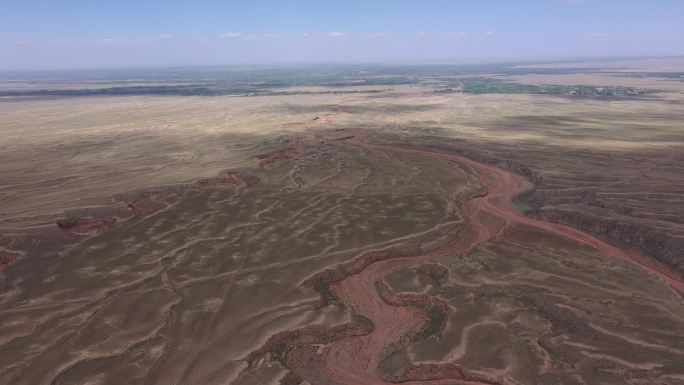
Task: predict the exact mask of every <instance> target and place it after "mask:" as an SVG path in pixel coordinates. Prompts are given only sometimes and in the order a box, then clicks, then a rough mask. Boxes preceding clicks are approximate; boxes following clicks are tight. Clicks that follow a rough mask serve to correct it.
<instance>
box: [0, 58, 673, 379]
mask: <svg viewBox="0 0 684 385" xmlns="http://www.w3.org/2000/svg"><path fill="white" fill-rule="evenodd" d="M336 70H338V71H340V74H336V75H335V76H334V78H333V79H331V78H330V75H328V72H326V77H325V78H322V77H319V78H316V77H312V78H311V79H312V80H310V81H307V80H305V81H299V80H298V81H296V82H295V81H291V80H288V81H282V82H278V81H274V80H273V79H267V80H263V81H255V80H254V78H255V76H251V75H250V76H249V81H247V80H232V78H231V80H230V81H225V82H223V83H221V84H220V85H219V86H217V85H216V84H215V83H212V84H211V85H210V86H206V84H205V83H206V80H202V82H199V81H198V80H196V79H188V78H178V77H177V76H171V75H169V76H168V79H167V80H165V81H163V82H159V81H155V82H151V81H149V80H145V79H142V80H140V79H138V77H136V79H138V80H135V81H131V80H128V79H127V80H126V81H122V80H120V79H107V81H106V82H103V81H101V80H98V81H87V80H82V79H81V80H79V81H78V82H74V81H69V80H63V79H62V80H54V79H49V80H46V79H22V80H16V79H15V78H14V77H12V76H10V75H6V76H5V77H4V78H2V77H0V95H2V96H0V137H1V138H2V139H0V179H1V180H0V384H7V385H10V384H12V385H22V384H27V385H33V384H90V385H95V384H183V385H184V384H217V385H218V384H235V385H243V384H283V385H296V384H312V385H317V384H321V385H325V384H350V385H357V384H391V383H403V384H426V385H427V384H644V385H645V384H673V385H675V384H684V358H683V357H684V296H683V293H684V220H683V219H682V218H684V126H683V123H682V122H684V81H683V80H682V79H683V77H682V76H683V74H684V60H681V59H658V60H655V59H654V60H634V61H620V62H600V63H599V62H591V63H553V64H548V63H544V64H526V65H506V66H501V67H496V66H494V67H492V66H484V67H483V68H471V67H468V68H460V67H453V68H452V67H448V66H445V67H434V68H432V67H431V68H428V69H426V68H422V67H392V68H381V69H378V68H370V69H369V68H364V69H363V71H361V70H358V69H352V70H349V69H346V68H345V69H342V70H340V69H336ZM307 73H308V72H307ZM202 76H204V75H202ZM15 77H18V75H16V76H15ZM256 78H257V79H258V76H256ZM292 78H293V77H288V78H287V79H292ZM304 78H305V79H306V77H304ZM203 79H204V77H203ZM297 79H300V77H299V75H297ZM200 83H201V85H199V86H198V85H197V84H200Z"/></svg>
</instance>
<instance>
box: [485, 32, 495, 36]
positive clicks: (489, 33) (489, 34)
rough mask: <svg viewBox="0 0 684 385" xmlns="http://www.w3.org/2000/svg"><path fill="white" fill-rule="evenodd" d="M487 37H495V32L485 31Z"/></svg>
mask: <svg viewBox="0 0 684 385" xmlns="http://www.w3.org/2000/svg"><path fill="white" fill-rule="evenodd" d="M484 34H485V36H492V35H494V31H485V33H484Z"/></svg>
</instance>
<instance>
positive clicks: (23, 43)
mask: <svg viewBox="0 0 684 385" xmlns="http://www.w3.org/2000/svg"><path fill="white" fill-rule="evenodd" d="M16 44H17V45H29V44H33V41H31V40H19V41H17V42H16Z"/></svg>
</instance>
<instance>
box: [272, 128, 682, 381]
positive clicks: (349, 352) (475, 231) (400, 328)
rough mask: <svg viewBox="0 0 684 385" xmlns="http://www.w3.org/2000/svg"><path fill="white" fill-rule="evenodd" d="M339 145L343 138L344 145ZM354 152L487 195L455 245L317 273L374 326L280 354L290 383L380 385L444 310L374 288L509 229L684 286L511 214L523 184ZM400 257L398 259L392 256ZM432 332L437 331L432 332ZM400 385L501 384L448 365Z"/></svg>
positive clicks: (663, 272)
mask: <svg viewBox="0 0 684 385" xmlns="http://www.w3.org/2000/svg"><path fill="white" fill-rule="evenodd" d="M345 139H346V138H345ZM350 139H351V140H350V142H351V143H353V144H355V145H358V146H368V147H374V148H379V149H389V150H394V151H402V152H409V153H416V154H421V155H425V156H429V157H434V158H439V159H445V160H449V161H454V162H457V163H459V164H461V165H464V166H468V167H470V168H471V169H472V170H473V171H474V172H475V173H476V175H477V177H478V179H479V181H480V184H481V185H482V186H483V187H485V188H486V189H487V193H486V194H485V195H482V196H478V197H475V198H473V199H470V200H469V201H467V202H466V203H465V204H464V205H463V207H462V208H463V211H464V214H465V218H466V221H465V222H466V224H465V226H466V228H465V229H462V230H464V231H463V232H462V233H461V234H459V238H458V239H459V242H446V243H445V242H435V243H436V244H440V245H442V246H441V247H439V248H438V249H436V250H435V249H433V250H432V251H431V252H428V253H427V254H423V255H420V253H418V251H417V250H411V249H409V248H403V249H399V250H388V251H384V252H383V251H374V252H369V253H365V254H363V255H361V256H360V257H358V258H357V259H355V260H353V261H351V262H349V263H346V264H342V265H340V266H337V267H335V268H332V269H328V270H326V271H323V272H321V273H319V274H317V275H315V276H313V277H311V278H310V279H309V280H307V282H305V283H306V284H308V285H312V286H315V287H317V288H319V289H320V288H321V287H322V285H328V287H329V290H330V292H331V293H332V294H333V295H334V296H335V297H336V298H337V300H339V301H341V302H342V303H344V304H345V305H346V306H347V307H349V308H350V309H351V310H353V311H354V312H355V313H357V314H360V315H363V316H364V317H366V318H368V319H369V320H370V321H371V322H372V323H373V325H374V328H373V330H372V331H370V332H368V333H365V334H362V335H354V336H350V337H348V338H341V339H337V338H335V339H332V341H329V342H328V344H327V345H326V346H325V348H319V349H313V348H312V347H311V346H299V347H293V348H292V349H291V351H290V353H291V354H289V353H286V356H287V357H288V359H287V360H286V362H285V363H286V366H287V367H288V368H289V369H290V370H291V371H292V372H294V375H293V378H297V379H299V378H301V379H303V380H307V381H309V382H310V383H313V384H319V383H320V384H323V383H325V384H350V385H355V384H368V385H387V384H391V383H392V382H388V381H386V380H383V379H382V378H381V377H382V376H381V373H379V369H378V367H379V365H380V363H381V361H382V360H383V359H384V358H385V357H386V356H387V354H388V353H389V352H390V349H392V347H396V346H402V345H405V344H406V343H407V341H408V339H410V338H412V337H413V336H415V335H416V334H418V333H419V332H420V331H421V330H423V329H424V328H425V326H426V324H427V321H428V315H427V310H428V309H429V308H430V307H432V308H433V310H434V309H435V308H436V309H437V310H442V311H443V310H444V309H446V306H447V305H446V304H444V303H441V302H440V301H437V300H428V299H426V298H425V296H420V295H414V296H411V295H405V294H399V295H391V293H389V291H388V290H386V289H385V288H384V286H383V285H382V284H381V283H382V279H383V277H385V276H386V275H388V274H390V273H391V272H393V271H395V270H397V269H399V268H402V267H407V266H411V265H413V264H415V263H416V262H417V261H419V260H423V259H426V258H430V257H431V256H435V255H439V254H445V253H460V254H465V253H468V252H469V251H470V250H472V249H473V248H474V247H475V246H477V245H479V244H481V243H483V242H486V241H488V240H490V239H492V238H494V237H496V236H498V235H500V234H501V233H502V232H503V231H504V230H505V229H506V228H507V227H508V226H510V225H511V224H523V225H527V226H531V227H534V228H538V229H542V230H545V231H548V232H550V233H553V234H556V235H560V236H562V237H564V238H566V239H569V240H572V241H575V242H577V243H580V244H582V245H586V246H589V247H592V248H595V249H597V250H599V251H602V252H604V253H606V254H609V255H612V256H614V257H617V258H620V259H623V260H626V261H630V262H633V263H635V264H637V265H638V266H640V267H641V268H643V269H644V270H646V271H647V272H648V273H650V274H652V275H653V276H655V277H657V278H659V279H661V280H663V281H665V282H667V283H668V284H670V285H671V286H672V287H674V288H676V289H677V290H679V291H681V292H684V282H682V281H681V280H680V279H679V278H678V277H677V276H676V275H674V274H672V273H670V272H669V271H668V269H667V268H665V267H664V266H661V265H660V264H658V263H657V262H655V261H653V260H652V259H650V258H649V257H648V256H646V255H644V254H642V253H640V252H638V251H635V250H630V249H625V248H621V247H619V246H616V245H613V244H610V243H608V242H606V241H604V240H601V239H599V238H596V237H594V236H592V235H589V234H587V233H584V232H583V231H581V230H578V229H575V228H572V227H569V226H565V225H561V224H556V223H548V222H544V221H542V220H538V219H533V218H529V217H526V216H524V215H523V214H521V213H519V212H517V211H515V210H514V209H512V208H511V207H510V203H511V201H512V199H513V198H514V197H515V196H516V195H518V194H520V193H522V192H524V191H526V190H529V189H530V188H532V184H531V183H530V182H528V181H527V180H526V179H524V178H523V177H522V176H519V175H517V174H513V173H511V172H508V171H504V170H501V169H498V168H496V167H494V166H491V165H487V164H483V163H479V162H476V161H474V160H472V159H469V158H466V157H463V156H458V155H452V154H447V153H442V152H438V151H433V150H428V149H417V148H409V147H403V146H399V145H382V144H372V143H367V142H365V141H364V140H363V139H361V138H359V137H358V136H356V137H354V138H350ZM396 251H400V252H399V253H394V252H396ZM437 332H439V331H437ZM400 377H401V380H400V381H401V383H403V384H416V385H417V384H423V385H426V384H490V385H491V384H494V383H501V382H502V380H501V379H500V378H497V377H496V376H495V375H492V376H491V378H487V379H483V375H482V374H478V375H475V374H472V373H469V372H468V371H467V370H466V369H464V368H461V367H460V366H457V365H455V364H452V363H444V364H421V365H414V366H413V367H411V368H408V370H406V371H405V372H404V373H402V374H401V376H400Z"/></svg>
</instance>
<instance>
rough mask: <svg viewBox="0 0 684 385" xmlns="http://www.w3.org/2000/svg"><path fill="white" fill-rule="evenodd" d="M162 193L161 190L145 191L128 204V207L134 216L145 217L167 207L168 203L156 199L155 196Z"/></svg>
mask: <svg viewBox="0 0 684 385" xmlns="http://www.w3.org/2000/svg"><path fill="white" fill-rule="evenodd" d="M161 194H162V192H161V191H156V190H152V191H146V192H144V193H141V194H140V195H138V197H137V198H135V199H134V200H133V201H132V202H130V203H129V204H128V208H129V209H131V210H133V212H134V213H135V215H136V216H138V217H146V216H149V215H152V214H154V213H156V212H159V211H162V210H165V209H167V208H169V206H170V205H169V204H168V203H166V202H164V201H161V200H158V199H157V198H158V197H159V196H160V195H161Z"/></svg>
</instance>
